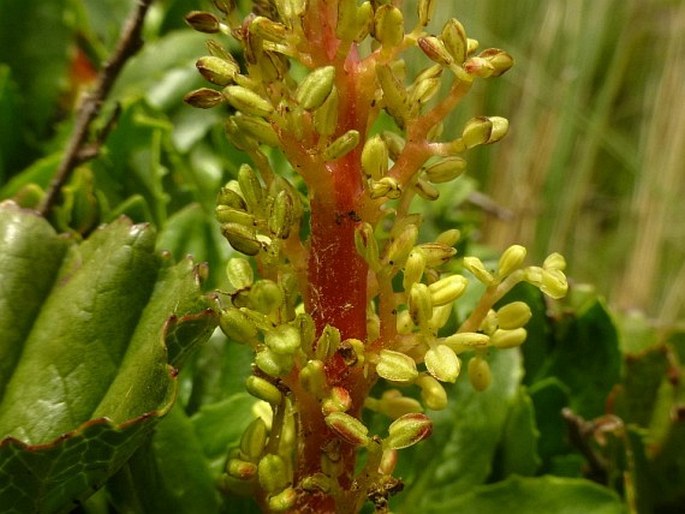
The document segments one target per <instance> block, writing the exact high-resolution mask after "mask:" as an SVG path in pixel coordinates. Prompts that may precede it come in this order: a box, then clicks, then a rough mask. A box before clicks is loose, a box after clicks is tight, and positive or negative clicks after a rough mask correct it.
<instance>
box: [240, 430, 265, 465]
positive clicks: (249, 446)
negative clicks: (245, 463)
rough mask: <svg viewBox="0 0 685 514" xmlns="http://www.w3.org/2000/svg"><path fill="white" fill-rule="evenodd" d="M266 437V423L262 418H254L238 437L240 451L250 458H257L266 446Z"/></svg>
mask: <svg viewBox="0 0 685 514" xmlns="http://www.w3.org/2000/svg"><path fill="white" fill-rule="evenodd" d="M266 437H267V428H266V423H264V420H263V419H262V418H256V419H255V420H254V421H253V422H252V423H250V424H249V425H247V428H246V429H245V431H244V432H243V435H242V436H241V438H240V451H241V453H242V454H243V455H246V456H247V457H248V458H249V459H251V460H257V459H258V458H259V456H260V455H261V454H262V452H263V451H264V448H265V447H266ZM255 471H256V469H255Z"/></svg>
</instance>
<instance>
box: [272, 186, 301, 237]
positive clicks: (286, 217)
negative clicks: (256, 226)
mask: <svg viewBox="0 0 685 514" xmlns="http://www.w3.org/2000/svg"><path fill="white" fill-rule="evenodd" d="M294 214H295V210H294V208H293V199H292V197H291V196H290V195H289V194H288V191H286V190H281V191H279V192H278V194H277V195H276V197H275V198H274V200H273V203H272V204H271V210H270V213H269V219H268V225H269V232H270V233H271V235H272V236H273V237H277V238H279V239H288V236H289V235H290V228H291V227H292V225H293V223H294V219H293V218H294Z"/></svg>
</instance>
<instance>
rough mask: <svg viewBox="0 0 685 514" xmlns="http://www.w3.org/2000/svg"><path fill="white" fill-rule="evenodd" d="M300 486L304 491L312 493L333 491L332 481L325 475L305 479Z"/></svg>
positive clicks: (315, 475) (318, 474) (319, 474)
mask: <svg viewBox="0 0 685 514" xmlns="http://www.w3.org/2000/svg"><path fill="white" fill-rule="evenodd" d="M300 485H301V486H302V489H304V490H305V491H307V492H310V493H313V492H317V491H321V492H324V493H326V492H328V491H329V490H330V489H331V479H330V477H328V476H326V475H324V474H323V473H314V474H313V475H309V476H306V477H304V478H303V479H302V481H301V482H300Z"/></svg>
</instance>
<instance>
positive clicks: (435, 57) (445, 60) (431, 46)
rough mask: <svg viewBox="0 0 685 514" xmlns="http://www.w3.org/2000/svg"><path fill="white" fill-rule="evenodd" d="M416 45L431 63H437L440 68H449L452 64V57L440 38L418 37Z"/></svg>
mask: <svg viewBox="0 0 685 514" xmlns="http://www.w3.org/2000/svg"><path fill="white" fill-rule="evenodd" d="M418 44H419V48H421V50H423V53H424V54H426V56H428V58H429V59H430V60H431V61H434V62H437V63H438V64H440V65H441V66H449V65H450V64H452V63H453V62H454V57H453V56H452V54H450V52H449V51H448V50H447V47H446V46H445V43H443V41H442V40H441V39H440V38H437V37H435V36H424V37H420V38H419V40H418Z"/></svg>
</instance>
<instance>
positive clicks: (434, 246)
mask: <svg viewBox="0 0 685 514" xmlns="http://www.w3.org/2000/svg"><path fill="white" fill-rule="evenodd" d="M419 248H421V250H422V251H423V254H424V255H425V256H426V266H428V267H430V268H436V267H438V266H440V265H442V264H445V263H446V262H448V261H449V260H450V259H451V258H452V257H454V255H456V253H457V251H456V250H455V249H454V248H452V246H451V245H446V244H442V243H438V242H435V243H423V244H420V245H419Z"/></svg>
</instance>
